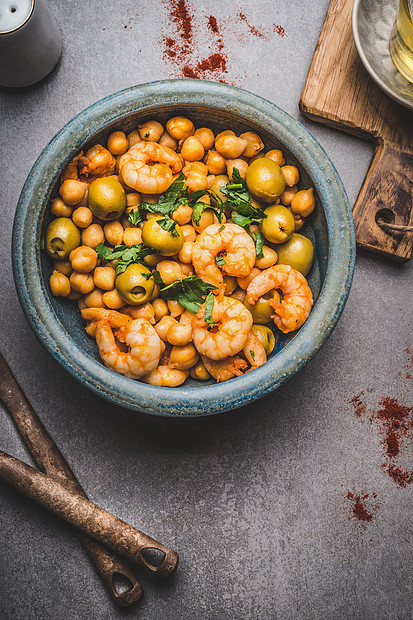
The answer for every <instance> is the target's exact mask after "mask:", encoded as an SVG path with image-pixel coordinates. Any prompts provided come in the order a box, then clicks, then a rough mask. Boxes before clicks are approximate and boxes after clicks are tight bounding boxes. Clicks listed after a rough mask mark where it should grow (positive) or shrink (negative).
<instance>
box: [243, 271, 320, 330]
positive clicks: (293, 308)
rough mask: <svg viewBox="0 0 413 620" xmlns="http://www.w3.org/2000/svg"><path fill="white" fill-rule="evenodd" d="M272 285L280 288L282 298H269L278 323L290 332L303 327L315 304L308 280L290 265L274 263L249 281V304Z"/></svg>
mask: <svg viewBox="0 0 413 620" xmlns="http://www.w3.org/2000/svg"><path fill="white" fill-rule="evenodd" d="M272 288H278V289H281V291H282V293H283V299H282V301H281V302H277V301H275V300H274V299H272V300H270V302H269V303H270V305H271V306H272V307H273V308H274V312H275V314H274V315H273V317H272V318H273V319H274V323H275V324H276V326H277V327H278V328H279V329H280V330H281V331H282V332H284V334H288V333H289V332H292V331H294V330H295V329H298V328H299V327H301V326H302V325H303V324H304V323H305V321H306V320H307V317H308V315H309V314H310V311H311V307H312V305H313V295H312V293H311V289H310V287H309V286H308V283H307V280H306V279H305V277H304V276H303V275H302V274H301V273H300V272H299V271H296V270H295V269H293V268H292V267H290V266H289V265H274V266H273V267H269V268H268V269H264V271H261V273H259V274H258V275H257V276H255V278H254V279H253V280H251V282H250V283H249V285H248V288H247V295H248V301H249V303H250V304H255V302H256V301H257V299H258V297H261V295H264V294H265V293H267V292H268V291H270V290H271V289H272Z"/></svg>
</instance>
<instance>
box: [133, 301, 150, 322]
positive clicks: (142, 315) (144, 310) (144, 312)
mask: <svg viewBox="0 0 413 620" xmlns="http://www.w3.org/2000/svg"><path fill="white" fill-rule="evenodd" d="M128 313H129V315H130V316H131V317H132V318H133V319H146V320H147V321H149V323H151V324H152V325H154V324H155V310H154V308H153V305H152V304H151V303H150V302H149V301H147V302H146V303H144V304H142V305H141V306H128Z"/></svg>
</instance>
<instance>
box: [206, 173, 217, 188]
mask: <svg viewBox="0 0 413 620" xmlns="http://www.w3.org/2000/svg"><path fill="white" fill-rule="evenodd" d="M215 179H216V176H215V174H208V176H207V181H208V189H211V187H212V186H213V184H214V183H215Z"/></svg>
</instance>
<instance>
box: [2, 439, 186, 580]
mask: <svg viewBox="0 0 413 620" xmlns="http://www.w3.org/2000/svg"><path fill="white" fill-rule="evenodd" d="M0 477H1V478H3V480H5V481H6V482H9V483H10V484H11V485H13V486H14V487H15V488H17V489H19V490H20V491H22V492H23V493H25V494H26V495H28V496H29V497H31V498H32V499H34V500H35V501H36V502H37V503H39V504H40V505H41V506H44V507H45V508H47V509H48V510H50V511H52V512H54V513H55V514H57V515H58V516H59V517H61V518H62V519H65V521H68V523H71V524H72V525H74V526H76V527H77V528H78V529H80V530H82V531H83V532H85V533H86V534H88V535H89V536H91V537H92V538H94V539H96V540H98V541H99V542H101V543H103V544H104V545H106V546H107V547H110V548H111V549H112V550H113V551H115V552H116V553H120V554H121V555H123V556H124V557H125V558H128V559H129V560H132V561H133V562H137V563H138V564H141V565H142V566H145V567H146V568H147V569H148V570H149V571H150V572H152V573H153V574H156V575H158V576H159V577H168V576H169V575H170V574H171V573H173V572H174V570H175V568H176V566H177V564H178V554H177V553H176V551H173V550H172V549H169V548H168V547H166V546H165V545H163V544H162V543H159V542H157V541H156V540H154V539H153V538H151V537H150V536H148V535H147V534H144V533H143V532H140V531H139V530H137V529H135V528H134V527H132V526H131V525H129V524H128V523H125V521H122V520H121V519H118V517H115V516H114V515H112V514H111V513H110V512H107V511H106V510H103V508H100V507H99V506H97V505H96V504H93V503H92V502H91V501H89V500H88V499H87V498H85V497H82V496H81V495H78V494H77V493H73V492H72V491H70V490H69V489H67V488H66V487H64V486H63V485H62V484H60V482H58V481H57V480H54V479H53V478H49V476H47V475H46V474H43V473H41V472H39V471H38V470H37V469H34V468H33V467H30V465H27V464H26V463H23V462H22V461H20V460H18V459H16V458H14V457H12V456H10V455H9V454H6V453H5V452H2V451H0ZM154 552H155V553H154ZM152 556H155V559H154V560H151V558H152ZM157 558H160V561H159V562H158V561H157Z"/></svg>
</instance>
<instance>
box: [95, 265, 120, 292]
mask: <svg viewBox="0 0 413 620" xmlns="http://www.w3.org/2000/svg"><path fill="white" fill-rule="evenodd" d="M115 280H116V271H115V270H114V269H113V268H112V267H109V265H105V267H96V269H95V271H94V272H93V281H94V283H95V286H97V287H98V288H101V289H103V290H104V291H111V290H112V289H114V288H115Z"/></svg>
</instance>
